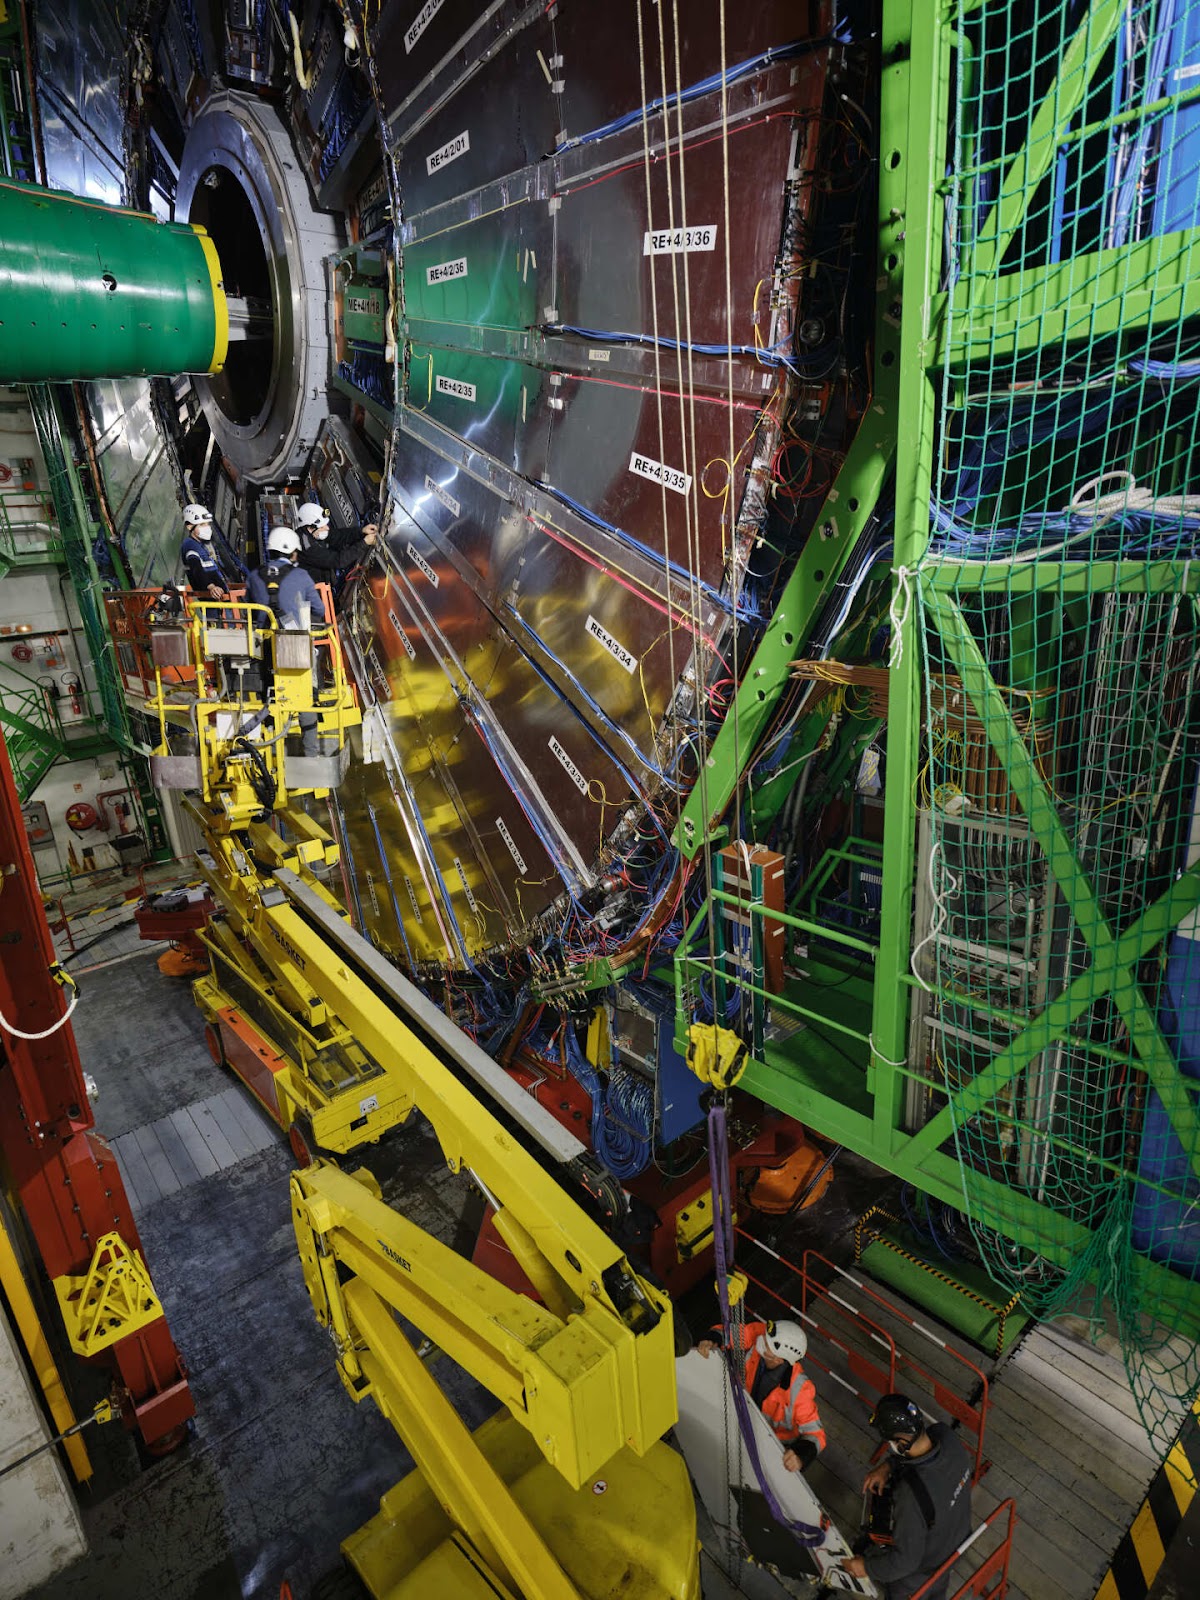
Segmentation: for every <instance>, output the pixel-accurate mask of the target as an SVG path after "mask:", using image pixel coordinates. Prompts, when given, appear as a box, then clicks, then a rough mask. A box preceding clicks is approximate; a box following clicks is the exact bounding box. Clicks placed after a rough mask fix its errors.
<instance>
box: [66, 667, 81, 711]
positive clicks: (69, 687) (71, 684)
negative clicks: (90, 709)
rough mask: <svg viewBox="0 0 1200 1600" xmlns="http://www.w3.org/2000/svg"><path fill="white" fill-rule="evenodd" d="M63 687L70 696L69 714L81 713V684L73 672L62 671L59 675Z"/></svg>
mask: <svg viewBox="0 0 1200 1600" xmlns="http://www.w3.org/2000/svg"><path fill="white" fill-rule="evenodd" d="M61 682H62V686H63V689H64V690H65V691H66V693H67V694H68V695H69V696H70V698H71V715H72V716H73V717H80V716H82V715H83V684H82V683H81V682H80V681H79V678H78V676H77V674H76V673H74V672H64V673H63V674H62V677H61Z"/></svg>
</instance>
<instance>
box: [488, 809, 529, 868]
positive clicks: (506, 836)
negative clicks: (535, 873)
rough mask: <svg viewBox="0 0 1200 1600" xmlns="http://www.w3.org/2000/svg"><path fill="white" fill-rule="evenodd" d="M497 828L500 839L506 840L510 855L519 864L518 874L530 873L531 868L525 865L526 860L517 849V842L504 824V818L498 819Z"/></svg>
mask: <svg viewBox="0 0 1200 1600" xmlns="http://www.w3.org/2000/svg"><path fill="white" fill-rule="evenodd" d="M496 826H497V828H499V830H500V837H501V838H502V839H503V840H504V842H505V844H506V845H507V846H508V853H509V855H510V856H511V857H512V858H513V860H514V861H515V862H516V863H517V871H518V872H528V871H529V868H528V867H527V866H526V865H525V858H524V857H523V856H522V854H521V852H520V851H519V850H518V849H517V841H516V840H515V839H514V838H513V836H512V834H511V833H509V831H508V829H507V827H506V826H505V824H504V818H503V817H497V818H496Z"/></svg>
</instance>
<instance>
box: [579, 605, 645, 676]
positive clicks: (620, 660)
mask: <svg viewBox="0 0 1200 1600" xmlns="http://www.w3.org/2000/svg"><path fill="white" fill-rule="evenodd" d="M584 629H585V631H586V632H587V633H590V634H591V636H592V638H593V639H596V640H597V641H598V642H599V643H600V644H602V645H603V646H604V648H605V649H606V650H607V651H608V653H609V655H610V656H612V658H613V660H614V661H615V662H617V664H618V665H619V666H622V667H624V668H625V671H626V672H632V671H633V669H634V668H635V667H636V666H637V657H636V656H634V655H631V654H630V653H629V651H628V650H626V648H625V646H624V645H623V644H619V643H618V642H617V640H616V639H614V638H613V636H612V634H611V633H609V631H608V629H607V628H606V627H604V626H603V624H602V623H599V622H597V621H596V619H595V617H592V616H589V617H588V619H587V622H586V623H585V624H584Z"/></svg>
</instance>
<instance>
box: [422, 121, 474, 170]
mask: <svg viewBox="0 0 1200 1600" xmlns="http://www.w3.org/2000/svg"><path fill="white" fill-rule="evenodd" d="M470 148H471V134H470V131H469V129H467V128H464V129H463V131H462V132H461V133H456V134H455V136H454V138H453V139H451V140H450V141H449V142H448V143H446V144H444V145H443V146H442V148H441V149H440V150H435V151H433V153H432V154H431V155H427V156H426V157H425V171H426V173H427V174H428V176H429V177H431V178H432V177H433V175H434V173H435V172H440V171H441V169H442V168H443V167H448V166H449V165H450V163H451V162H452V161H457V160H458V158H459V156H465V155H466V153H467V151H468V150H469V149H470Z"/></svg>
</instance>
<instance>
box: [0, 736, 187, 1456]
mask: <svg viewBox="0 0 1200 1600" xmlns="http://www.w3.org/2000/svg"><path fill="white" fill-rule="evenodd" d="M0 947H2V959H0V1152H2V1153H3V1157H4V1161H5V1164H6V1166H7V1168H8V1171H9V1174H10V1175H11V1179H12V1182H13V1185H14V1187H15V1189H16V1192H17V1194H18V1196H19V1198H20V1201H21V1205H22V1207H23V1209H24V1212H25V1216H26V1218H27V1220H28V1223H29V1227H30V1231H31V1233H32V1235H33V1238H34V1241H35V1243H36V1245H37V1248H38V1250H39V1252H40V1254H41V1257H42V1260H43V1261H44V1263H45V1266H46V1271H47V1273H48V1274H49V1275H50V1277H51V1278H58V1277H61V1276H62V1275H63V1274H64V1273H72V1274H75V1275H82V1274H84V1273H86V1271H87V1269H88V1267H89V1265H90V1264H91V1259H92V1253H93V1251H94V1249H95V1247H96V1241H97V1240H98V1239H99V1238H100V1236H101V1235H102V1234H105V1233H119V1234H120V1236H121V1238H122V1239H123V1240H124V1241H125V1242H126V1244H128V1245H130V1246H131V1247H132V1248H134V1249H136V1250H138V1251H141V1249H142V1246H141V1240H140V1239H139V1238H138V1232H137V1228H136V1226H135V1224H134V1220H133V1216H132V1213H131V1211H130V1207H129V1201H128V1199H127V1197H126V1194H125V1186H124V1184H123V1183H122V1181H121V1173H120V1170H119V1168H118V1166H117V1161H116V1158H115V1157H114V1155H113V1154H112V1152H111V1150H110V1149H109V1147H108V1144H107V1143H106V1141H105V1140H104V1138H103V1137H102V1136H101V1135H100V1134H99V1133H97V1132H96V1130H95V1126H94V1118H93V1116H92V1108H91V1105H90V1104H89V1102H88V1097H87V1090H86V1089H85V1087H84V1081H83V1071H82V1068H81V1067H80V1064H79V1052H78V1050H77V1049H76V1045H75V1035H74V1033H73V1031H72V1029H71V1024H70V1023H69V1022H66V1023H63V1024H62V1025H61V1026H58V1027H56V1026H55V1024H57V1023H59V1022H60V1019H61V1018H62V1017H63V1015H64V1013H65V1011H66V1008H67V1005H68V1003H69V999H70V995H71V992H72V991H71V990H70V988H69V987H63V986H62V985H61V984H60V983H59V982H58V981H57V979H56V977H55V974H56V972H57V971H58V970H59V969H58V966H57V962H56V959H55V951H54V945H53V942H52V940H51V938H50V930H49V927H48V926H47V923H46V916H45V912H44V911H43V909H42V900H41V895H40V893H39V890H38V886H37V877H36V875H35V872H34V866H33V856H32V854H31V852H30V849H29V842H28V840H27V838H26V836H25V828H24V825H23V822H22V818H21V808H20V804H19V803H18V800H17V792H16V788H15V786H14V784H13V776H12V768H11V766H10V764H9V759H8V750H7V747H6V746H5V744H4V741H3V738H2V737H0ZM13 1029H18V1030H20V1032H22V1033H27V1034H37V1033H45V1032H46V1031H47V1030H51V1029H52V1030H53V1031H52V1032H49V1033H48V1035H47V1037H45V1038H41V1039H22V1038H20V1037H18V1035H17V1033H14V1032H13V1031H12V1030H13ZM143 1259H144V1252H143ZM102 1359H106V1360H110V1361H111V1362H112V1364H113V1365H114V1366H115V1368H116V1370H117V1373H118V1375H119V1378H120V1382H121V1383H122V1385H123V1386H124V1388H125V1389H126V1390H127V1391H128V1395H129V1402H130V1403H129V1404H128V1405H127V1406H126V1407H125V1408H124V1409H125V1420H126V1423H127V1425H128V1426H129V1427H131V1428H134V1427H136V1428H137V1429H138V1431H139V1433H140V1434H141V1437H142V1439H143V1441H144V1442H145V1444H146V1446H147V1447H148V1448H149V1449H150V1450H157V1451H162V1450H167V1449H171V1448H172V1447H173V1445H174V1444H176V1443H178V1442H179V1441H180V1440H181V1439H182V1437H183V1432H182V1430H183V1426H184V1424H185V1423H186V1422H187V1420H188V1418H189V1417H190V1416H192V1415H193V1414H194V1412H195V1405H194V1403H193V1401H192V1396H191V1391H190V1390H189V1388H188V1384H187V1377H186V1370H185V1368H184V1365H183V1361H182V1359H181V1358H180V1355H179V1352H178V1351H177V1350H176V1348H175V1343H174V1341H173V1339H172V1338H171V1333H170V1329H169V1328H168V1326H167V1320H166V1318H165V1317H158V1318H157V1319H156V1320H155V1321H153V1322H151V1323H149V1324H148V1325H147V1326H145V1327H144V1328H142V1329H141V1330H140V1331H139V1332H137V1333H134V1334H130V1335H129V1336H128V1337H127V1338H124V1339H121V1340H118V1341H117V1342H116V1343H115V1344H113V1345H111V1346H110V1347H109V1348H108V1350H106V1351H105V1352H104V1356H103V1358H102Z"/></svg>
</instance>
